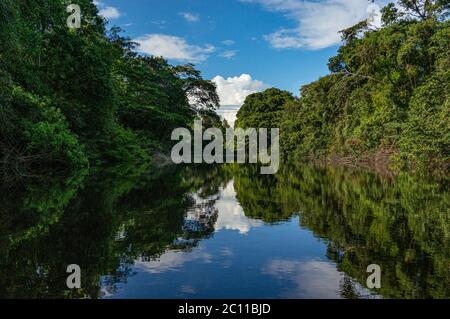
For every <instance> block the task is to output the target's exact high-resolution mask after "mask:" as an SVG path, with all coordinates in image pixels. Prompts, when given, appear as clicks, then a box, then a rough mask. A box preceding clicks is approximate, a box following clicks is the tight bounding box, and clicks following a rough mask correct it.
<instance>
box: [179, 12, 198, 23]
mask: <svg viewBox="0 0 450 319" xmlns="http://www.w3.org/2000/svg"><path fill="white" fill-rule="evenodd" d="M179 15H180V16H182V17H183V18H184V19H185V20H186V21H187V22H198V21H199V20H200V16H199V15H198V14H195V13H191V12H180V13H179Z"/></svg>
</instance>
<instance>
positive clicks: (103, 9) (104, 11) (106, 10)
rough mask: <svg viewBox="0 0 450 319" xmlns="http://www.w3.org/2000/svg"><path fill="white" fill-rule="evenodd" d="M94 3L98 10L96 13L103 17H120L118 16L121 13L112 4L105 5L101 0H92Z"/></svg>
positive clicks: (111, 18) (110, 18) (112, 18)
mask: <svg viewBox="0 0 450 319" xmlns="http://www.w3.org/2000/svg"><path fill="white" fill-rule="evenodd" d="M94 4H95V5H96V6H97V8H98V9H99V10H100V11H99V12H98V14H99V15H101V16H102V17H104V18H105V19H109V20H114V19H117V18H120V16H121V15H122V13H121V12H120V11H119V9H117V8H115V7H112V6H107V5H105V4H104V3H103V2H102V1H97V0H94Z"/></svg>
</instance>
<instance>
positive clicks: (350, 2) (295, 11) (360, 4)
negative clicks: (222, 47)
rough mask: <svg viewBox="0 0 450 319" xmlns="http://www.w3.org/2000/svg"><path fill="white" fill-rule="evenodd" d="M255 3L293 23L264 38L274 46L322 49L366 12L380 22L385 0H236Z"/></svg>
mask: <svg viewBox="0 0 450 319" xmlns="http://www.w3.org/2000/svg"><path fill="white" fill-rule="evenodd" d="M240 1H241V2H248V3H258V4H261V5H263V6H264V8H266V9H267V10H269V11H273V12H280V13H283V14H284V15H285V16H286V17H287V18H288V19H290V20H291V21H294V23H295V24H296V27H294V28H286V27H281V28H280V29H278V30H276V31H275V32H273V33H271V34H268V35H265V36H264V38H265V39H266V40H267V41H268V42H269V43H270V44H271V45H272V47H274V48H277V49H288V48H294V49H298V48H306V49H312V50H317V49H323V48H326V47H329V46H332V45H336V44H338V43H340V41H341V38H340V34H339V31H340V30H343V29H345V28H348V27H350V26H352V25H354V24H356V23H358V22H360V21H362V20H364V19H367V18H368V17H369V16H370V15H372V16H375V17H374V20H373V22H372V23H373V25H374V26H377V25H379V24H380V22H381V21H380V20H381V14H380V12H379V8H380V6H381V5H384V4H386V2H387V0H379V1H378V4H375V5H374V4H371V3H369V2H368V1H367V0H324V1H320V2H319V1H312V0H240Z"/></svg>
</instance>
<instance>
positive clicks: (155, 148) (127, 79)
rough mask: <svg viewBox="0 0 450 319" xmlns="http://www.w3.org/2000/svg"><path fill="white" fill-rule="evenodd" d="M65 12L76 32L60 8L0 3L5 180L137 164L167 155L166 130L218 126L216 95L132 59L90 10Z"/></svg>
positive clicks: (84, 4)
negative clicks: (73, 18) (73, 16)
mask: <svg viewBox="0 0 450 319" xmlns="http://www.w3.org/2000/svg"><path fill="white" fill-rule="evenodd" d="M73 2H74V3H77V4H79V5H80V7H81V11H82V14H83V15H82V24H81V28H79V29H70V28H68V27H67V24H66V20H67V17H68V13H67V12H66V6H67V1H63V0H52V1H48V0H27V1H14V0H4V1H3V0H2V1H1V3H0V163H1V164H3V167H4V168H7V171H8V173H6V174H10V173H11V172H13V173H14V174H19V175H24V174H30V172H34V171H36V170H37V168H39V169H42V168H43V167H51V169H52V170H55V169H60V170H65V171H67V170H78V169H80V168H82V167H86V166H87V165H88V164H89V163H90V164H91V166H92V165H97V164H99V163H112V162H113V163H123V162H144V161H147V160H148V159H149V157H150V156H151V155H152V154H153V153H155V152H165V151H166V150H167V149H168V148H169V147H170V145H168V144H169V143H170V132H171V131H172V130H173V128H176V127H180V126H181V127H186V126H189V125H190V123H191V122H192V121H193V119H194V118H195V117H196V116H202V117H206V118H208V119H210V120H212V121H219V120H218V117H217V116H215V115H214V114H212V113H211V112H207V110H209V109H214V108H216V107H217V106H218V96H217V93H216V88H215V86H214V84H213V83H212V82H210V81H206V80H203V78H202V77H201V75H200V73H199V71H197V70H196V69H195V68H194V67H193V66H192V65H186V66H177V67H174V66H171V65H169V64H168V63H167V62H166V61H165V60H163V59H162V58H157V57H143V56H139V55H137V54H136V53H134V52H133V49H134V46H135V44H134V43H131V42H130V41H129V40H128V39H126V38H123V37H121V36H120V29H118V28H116V27H114V28H112V29H111V30H110V31H107V30H106V28H105V21H104V19H103V18H101V17H100V16H99V15H98V13H97V8H96V6H95V5H94V4H93V3H92V1H91V0H79V1H73ZM189 101H191V103H190V102H189ZM192 101H193V102H192ZM219 122H220V121H219ZM3 171H5V170H3Z"/></svg>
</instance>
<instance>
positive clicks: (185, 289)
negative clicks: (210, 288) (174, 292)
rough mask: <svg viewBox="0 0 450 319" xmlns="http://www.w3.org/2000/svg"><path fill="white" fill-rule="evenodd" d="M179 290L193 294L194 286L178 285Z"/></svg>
mask: <svg viewBox="0 0 450 319" xmlns="http://www.w3.org/2000/svg"><path fill="white" fill-rule="evenodd" d="M180 292H181V293H183V294H195V292H196V291H195V287H193V286H189V285H183V286H181V287H180Z"/></svg>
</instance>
